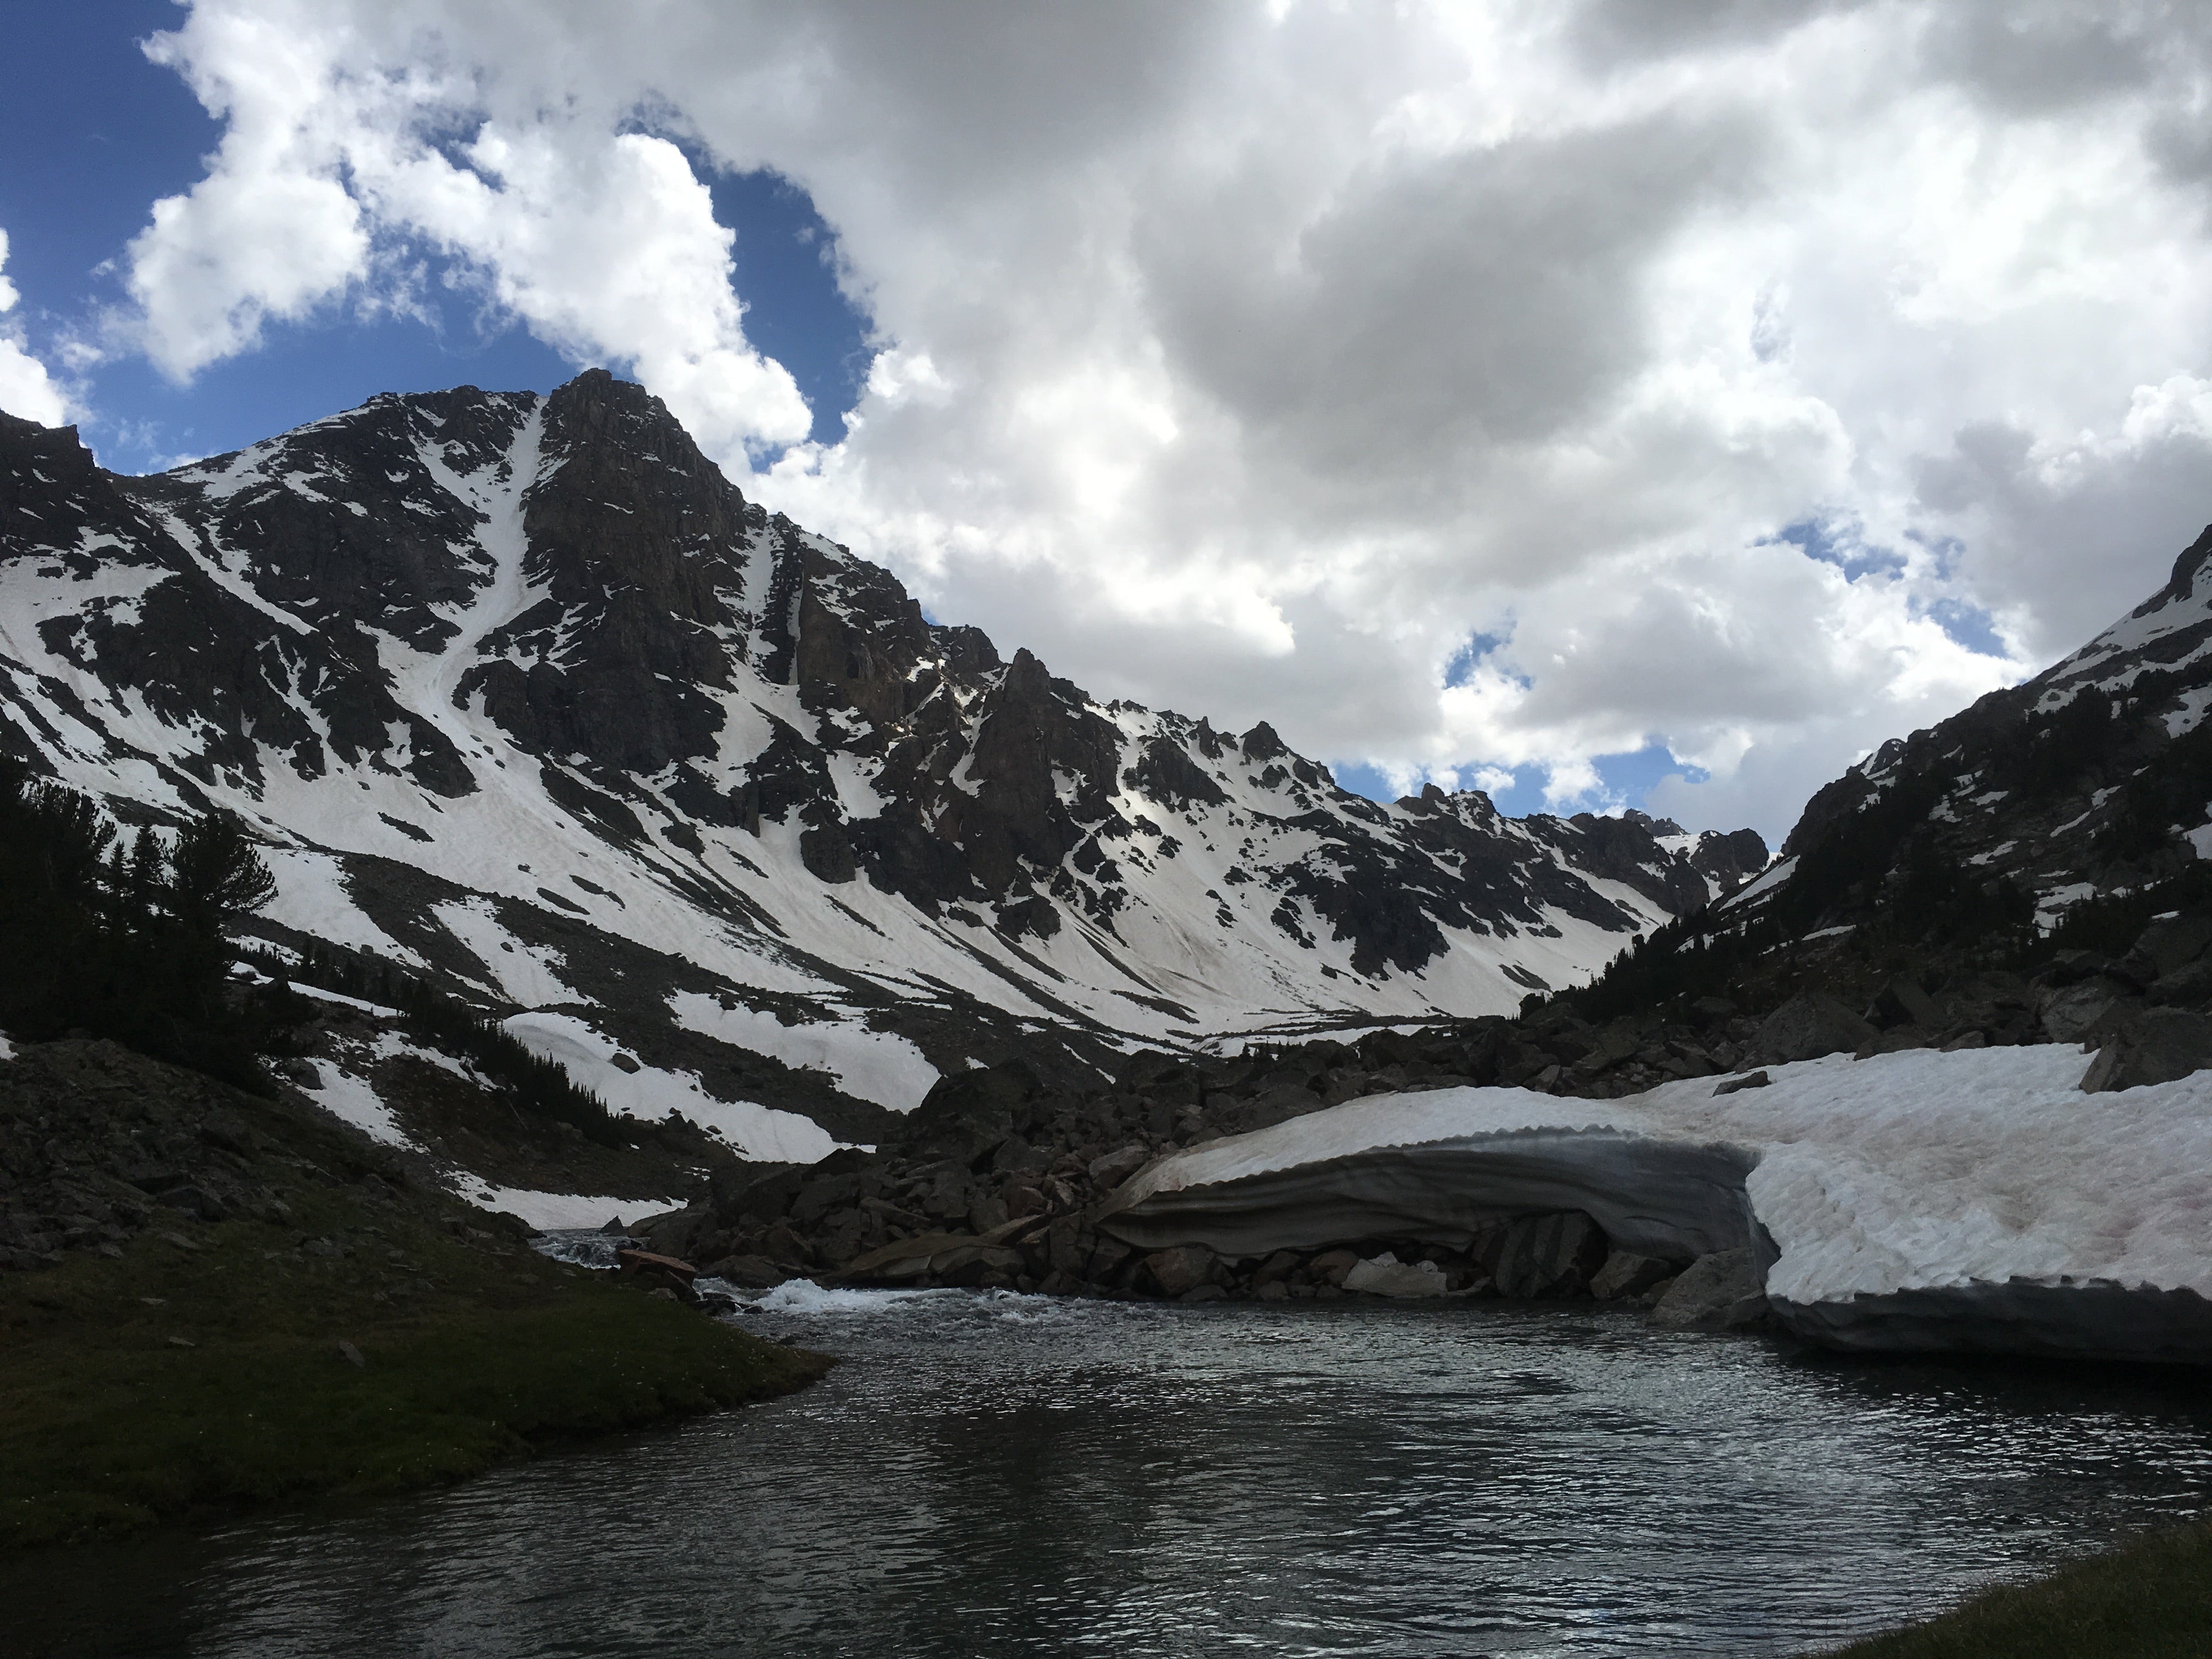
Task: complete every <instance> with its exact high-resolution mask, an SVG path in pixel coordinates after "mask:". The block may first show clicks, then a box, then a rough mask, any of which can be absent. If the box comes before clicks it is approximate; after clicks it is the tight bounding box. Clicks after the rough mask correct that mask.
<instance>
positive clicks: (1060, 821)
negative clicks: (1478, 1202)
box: [0, 371, 1766, 1157]
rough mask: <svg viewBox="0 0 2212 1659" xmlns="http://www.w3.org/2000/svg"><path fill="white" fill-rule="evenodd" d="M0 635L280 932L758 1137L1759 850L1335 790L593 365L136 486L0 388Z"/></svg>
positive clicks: (1655, 892) (1069, 1058) (1543, 986)
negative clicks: (243, 874)
mask: <svg viewBox="0 0 2212 1659" xmlns="http://www.w3.org/2000/svg"><path fill="white" fill-rule="evenodd" d="M0 662H4V665H5V666H6V668H7V670H8V671H7V673H6V674H5V675H0V712H4V714H5V715H6V720H5V721H4V722H0V744H4V746H5V747H6V748H8V749H9V750H12V751H13V752H14V753H15V754H16V755H18V756H19V757H21V758H22V759H23V760H24V761H25V762H26V763H27V764H28V765H29V766H30V767H31V769H33V772H35V773H37V774H38V775H42V776H46V777H50V778H53V779H57V780H58V781H62V782H64V783H66V784H68V785H70V786H71V787H75V788H77V789H79V790H81V791H82V792H83V793H87V794H88V795H90V796H92V797H94V798H95V799H99V800H101V801H103V802H105V803H107V804H108V805H111V806H112V809H113V810H114V811H116V812H117V813H118V816H122V817H130V818H132V819H134V820H137V819H144V818H152V819H154V820H155V821H157V822H166V823H178V822H182V821H185V819H187V818H194V817H202V816H205V815H207V814H209V813H210V812H217V811H221V812H228V813H230V814H233V815H234V817H235V820H236V822H237V823H239V824H240V825H241V826H243V828H244V829H245V830H246V833H247V834H248V835H249V836H252V838H253V839H254V840H255V841H256V842H257V843H258V849H259V853H260V856H261V857H262V858H263V860H264V861H265V862H266V864H267V866H268V867H269V869H270V873H271V875H272V877H273V878H274V879H275V883H276V893H275V896H273V897H272V898H271V900H270V902H269V903H268V904H267V905H266V906H265V907H264V908H263V909H262V910H260V911H259V912H258V913H257V914H256V916H255V918H254V919H253V920H252V921H248V922H247V923H246V924H245V925H246V927H248V928H249V929H250V930H251V931H252V933H255V934H256V935H257V936H258V937H259V938H260V939H262V940H263V941H264V942H265V943H266V944H267V945H270V946H271V947H272V948H274V947H282V948H283V949H284V950H286V951H291V952H293V953H295V955H297V954H300V953H303V952H307V951H309V950H310V949H311V948H312V947H313V946H316V945H328V946H337V947H343V948H345V949H347V950H351V951H362V952H366V953H368V955H371V956H374V957H377V958H379V959H380V960H382V961H385V962H387V963H392V965H393V966H394V967H395V968H397V969H401V970H404V972H405V973H406V974H407V975H410V976H411V979H412V981H414V982H416V983H419V984H422V985H424V986H428V987H433V988H435V990H437V991H438V992H439V993H440V994H442V995H445V996H447V997H448V998H450V999H453V1000H454V1001H455V1002H457V1003H459V1004H461V1005H464V1006H467V1007H470V1008H473V1009H477V1010H480V1011H483V1012H486V1013H489V1014H490V1015H492V1016H494V1017H495V1018H497V1019H498V1020H499V1021H500V1023H501V1025H502V1026H503V1028H504V1029H505V1030H506V1031H507V1033H508V1035H509V1036H512V1037H513V1039H514V1040H515V1041H518V1042H522V1043H523V1044H525V1045H526V1047H528V1048H530V1049H531V1051H532V1053H535V1054H538V1055H540V1056H541V1057H544V1058H550V1059H554V1060H558V1062H559V1063H560V1064H561V1065H562V1066H564V1067H565V1068H566V1069H567V1071H568V1073H569V1074H570V1075H571V1076H572V1077H573V1078H574V1079H575V1080H576V1082H577V1083H578V1084H579V1085H581V1086H582V1087H584V1088H586V1089H588V1090H590V1091H593V1092H595V1093H596V1094H597V1095H599V1097H601V1098H603V1099H605V1100H606V1101H608V1102H609V1103H611V1104H612V1105H614V1106H615V1107H617V1109H629V1110H632V1111H635V1112H636V1113H638V1114H639V1115H644V1116H652V1117H659V1116H662V1115H665V1114H667V1113H669V1112H671V1111H674V1110H677V1109H681V1110H683V1111H684V1112H685V1113H687V1114H691V1115H699V1114H702V1113H704V1114H706V1115H708V1116H709V1117H712V1118H713V1119H714V1121H716V1122H717V1123H718V1124H719V1125H720V1127H722V1128H723V1130H724V1132H725V1133H726V1134H728V1135H729V1136H730V1137H731V1138H732V1145H735V1146H743V1147H745V1148H747V1149H749V1150H751V1151H754V1152H757V1153H758V1154H759V1155H762V1156H775V1157H786V1156H795V1155H797V1154H798V1153H799V1152H801V1151H803V1150H804V1149H805V1147H806V1146H810V1145H811V1146H813V1147H814V1150H815V1151H817V1152H819V1151H821V1150H826V1147H827V1146H828V1144H829V1140H830V1139H842V1140H856V1141H873V1140H878V1139H883V1138H884V1136H885V1135H886V1134H887V1133H889V1132H890V1128H891V1127H893V1126H894V1124H895V1123H896V1119H897V1117H898V1115H900V1114H902V1113H904V1112H905V1111H908V1110H909V1109H912V1108H913V1107H914V1106H915V1104H916V1103H918V1102H919V1101H920V1100H921V1098H922V1097H923V1096H924V1095H925V1094H927V1091H928V1090H929V1088H930V1086H931V1085H933V1083H934V1082H936V1081H937V1080H938V1079H939V1077H941V1076H947V1075H957V1074H959V1073H963V1072H964V1071H965V1070H966V1069H968V1068H969V1066H972V1065H975V1064H978V1063H981V1064H996V1063H998V1062H999V1061H1000V1060H1006V1059H1007V1058H1010V1057H1012V1056H1014V1055H1017V1054H1018V1055H1022V1056H1024V1058H1026V1059H1027V1060H1029V1062H1030V1064H1032V1065H1034V1066H1037V1067H1038V1068H1039V1071H1040V1073H1041V1075H1042V1076H1044V1077H1045V1078H1046V1079H1048V1081H1052V1082H1054V1084H1055V1085H1059V1084H1066V1085H1071V1086H1073V1085H1079V1084H1085V1083H1088V1084H1090V1085H1096V1084H1097V1082H1099V1081H1101V1080H1102V1079H1103V1078H1104V1077H1105V1076H1107V1075H1109V1074H1110V1073H1112V1072H1113V1071H1114V1069H1115V1066H1117V1065H1118V1063H1119V1060H1120V1058H1121V1055H1123V1054H1125V1053H1126V1052H1127V1050H1128V1048H1130V1047H1131V1045H1132V1044H1137V1043H1141V1044H1157V1045H1161V1046H1164V1047H1166V1048H1184V1049H1189V1048H1197V1047H1200V1046H1202V1045H1205V1044H1208V1043H1213V1042H1219V1041H1222V1040H1231V1041H1233V1040H1235V1039H1237V1038H1239V1037H1250V1036H1265V1037H1280V1036H1297V1035H1303V1034H1307V1033H1320V1032H1328V1031H1334V1030H1345V1029H1346V1028H1353V1029H1357V1028H1362V1027H1366V1026H1370V1025H1373V1024H1380V1023H1401V1022H1404V1021H1408V1020H1415V1021H1420V1020H1430V1019H1435V1018H1462V1017H1468V1016H1476V1015H1481V1014H1486V1013H1504V1012H1510V1011H1511V1010H1512V1009H1514V1008H1515V1007H1516V1006H1518V1005H1519V1003H1520V1001H1521V1000H1522V997H1523V996H1525V995H1527V994H1529V993H1530V992H1532V991H1534V992H1543V991H1548V990H1553V989H1556V988H1558V987H1563V986H1568V985H1573V984H1577V983H1580V982H1581V981H1583V980H1585V979H1586V978H1587V977H1588V976H1589V975H1590V974H1591V973H1592V972H1594V971H1595V970H1596V969H1598V968H1600V967H1601V965H1602V964H1603V963H1605V962H1607V960H1608V959H1609V958H1610V957H1613V955H1614V954H1615V953H1616V952H1617V951H1619V950H1620V947H1621V946H1622V945H1624V944H1626V942H1627V941H1628V940H1629V939H1631V938H1632V936H1633V935H1634V934H1636V933H1647V934H1648V933H1650V932H1651V931H1652V930H1653V929H1655V928H1656V927H1660V926H1661V925H1662V924H1663V923H1665V922H1666V921H1668V920H1670V919H1671V918H1674V917H1675V916H1679V915H1683V914H1685V913H1686V912H1688V911H1691V910H1694V909H1695V908H1698V907H1699V905H1701V904H1705V903H1707V902H1711V900H1713V899H1714V898H1716V897H1717V896H1719V895H1721V894H1723V893H1725V892H1728V891H1730V890H1733V889H1734V888H1735V887H1736V886H1737V885H1739V884H1741V882H1742V881H1743V880H1744V879H1745V878H1747V877H1748V876H1749V875H1751V874H1752V873H1753V872H1756V871H1757V870H1759V868H1761V867H1762V866H1764V864H1765V860H1766V849H1765V847H1764V845H1763V844H1761V843H1760V842H1759V838H1758V837H1757V836H1753V835H1752V834H1750V832H1748V831H1744V832H1739V833H1738V834H1735V835H1733V836H1723V835H1713V834H1708V835H1704V836H1697V835H1689V834H1685V833H1683V832H1681V831H1680V830H1679V829H1677V827H1676V826H1674V825H1673V824H1671V823H1664V822H1662V821H1658V820H1654V819H1651V818H1648V817H1643V816H1642V815H1640V814H1630V815H1628V816H1626V817H1593V816H1590V815H1588V814H1584V815H1580V816H1577V817H1551V816H1545V815H1538V816H1535V817H1528V818H1522V819H1515V818H1509V817H1504V815H1502V814H1501V813H1499V812H1498V811H1497V810H1496V808H1495V806H1494V805H1493V804H1492V802H1491V801H1490V800H1489V799H1488V798H1487V797H1486V796H1485V795H1483V794H1482V793H1480V792H1477V791H1468V792H1463V793H1445V792H1443V791H1442V790H1440V789H1436V788H1433V787H1431V788H1429V789H1426V790H1425V791H1424V792H1423V793H1421V794H1419V796H1408V797H1407V798H1405V799H1401V800H1398V801H1395V802H1377V801H1372V800H1368V799H1363V798H1361V797H1359V796H1358V795H1355V794H1352V793H1349V792H1347V791H1346V790H1344V789H1342V788H1340V787H1338V786H1337V784H1336V782H1335V780H1334V778H1333V777H1332V776H1331V775H1330V774H1329V772H1328V769H1327V768H1326V767H1324V766H1322V765H1320V764H1318V763H1316V762H1314V761H1312V760H1310V759H1309V758H1307V757H1303V756H1300V755H1298V754H1297V753H1295V752H1293V751H1292V750H1291V749H1290V747H1289V746H1288V745H1287V744H1285V742H1284V741H1283V740H1282V738H1280V737H1279V734H1278V733H1277V732H1275V731H1274V730H1273V728H1272V727H1271V726H1268V725H1267V724H1266V723H1265V722H1264V721H1263V722H1258V723H1255V724H1254V725H1252V726H1249V728H1248V729H1246V730H1244V731H1243V732H1224V731H1218V730H1216V729H1215V728H1214V727H1213V726H1212V724H1211V723H1210V722H1209V721H1207V720H1203V719H1190V718H1187V717H1185V716H1183V715H1181V714H1174V713H1171V712H1168V711H1161V710H1153V709H1148V708H1141V707H1139V706H1137V705H1135V704H1133V703H1129V702H1109V701H1102V700H1100V699H1097V698H1094V697H1092V696H1089V695H1088V694H1086V693H1085V691H1084V690H1081V689H1080V688H1079V687H1078V686H1076V685H1074V684H1072V683H1071V682H1069V681H1068V680H1066V679H1065V678H1060V677H1058V676H1055V675H1054V674H1053V673H1052V672H1051V671H1049V670H1048V667H1047V666H1046V665H1044V664H1043V663H1042V662H1040V661H1039V660H1038V659H1036V657H1034V656H1032V655H1031V654H1030V653H1028V652H1026V651H1015V652H1014V653H1012V656H1011V658H1010V659H1009V658H1008V657H1006V656H1002V655H1001V654H1000V650H999V649H998V647H996V646H994V644H993V642H992V641H990V640H989V639H987V637H985V636H984V635H982V634H981V632H979V631H978V630H976V629H973V628H968V627H960V626H949V625H939V624H937V623H932V622H930V621H929V620H928V619H927V617H924V615H923V614H922V612H921V608H920V607H919V606H918V605H916V604H915V601H914V600H913V599H911V598H910V597H909V596H908V594H907V592H905V590H904V589H903V588H902V587H901V586H900V585H899V583H898V582H897V580H896V579H895V578H893V577H892V576H891V575H890V573H889V572H887V571H885V570H884V569H882V568H878V567H877V566H875V565H872V564H870V563H868V562H866V561H864V560H860V559H858V558H855V557H854V556H852V555H851V554H849V553H848V551H847V550H844V549H843V548H842V547H840V546H838V545H836V544H834V543H832V542H830V541H829V540H827V539H825V538H823V537H820V536H817V535H814V534H811V533H809V532H806V531H805V530H804V529H802V528H801V527H800V526H797V525H795V524H793V523H792V522H791V521H790V520H787V519H785V518H783V517H781V516H779V515H775V514H772V513H769V512H767V511H765V510H764V509H763V507H760V506H759V505H758V504H757V503H756V502H753V501H748V500H747V499H746V498H745V496H744V494H743V493H742V492H741V491H740V490H739V489H738V488H737V487H736V486H735V485H733V484H732V483H731V482H730V480H729V479H728V478H726V477H724V475H723V474H722V473H721V471H720V470H719V469H718V468H716V467H715V466H714V465H713V464H712V463H710V462H709V461H708V459H706V458H705V457H704V456H702V454H701V453H700V452H699V450H698V449H697V447H696V445H694V444H693V442H692V441H691V439H690V436H689V435H687V434H686V433H685V432H684V429H683V428H682V427H681V426H680V425H679V424H678V422H676V421H675V420H673V419H672V418H671V416H669V414H668V412H667V410H665V408H663V407H662V406H661V404H659V402H658V401H657V400H655V399H654V398H651V397H649V396H648V395H647V394H646V393H645V392H643V391H642V390H641V389H640V388H639V387H637V386H632V385H629V384H626V383H624V382H622V381H618V380H615V379H613V378H612V377H611V376H610V375H607V374H605V373H602V372H596V371H595V372H593V373H591V374H585V375H583V376H581V377H580V378H579V379H577V380H574V381H572V382H570V383H569V384H568V385H567V386H562V387H561V388H559V389H558V390H557V391H556V392H553V393H552V394H551V395H550V396H546V397H541V396H538V395H537V394H535V393H527V392H525V393H495V392H480V391H477V390H476V389H474V388H472V387H463V388H460V389H458V390H455V391H453V392H439V393H430V394H423V395H419V396H408V397H383V398H374V399H372V400H371V401H370V402H369V403H368V404H364V405H362V407H361V408H359V409H356V410H349V411H347V412H345V413H343V414H341V415H337V416H332V417H331V418H330V419H328V420H325V421H319V422H314V423H313V424H311V425H309V426H306V427H302V428H299V429H298V430H296V431H295V432H291V433H288V434H286V435H283V436H281V437H277V438H274V439H271V440H270V441H267V442H265V443H261V444H257V445H254V446H253V447H250V448H247V449H245V450H241V451H240V452H238V453H234V454H229V455H223V456H218V457H216V458H214V459H210V460H207V461H203V462H199V463H197V464H195V465H191V466H187V467H183V468H179V469H178V470H176V471H171V472H167V473H163V474H161V475H158V476H155V477H120V476H118V475H115V474H111V473H107V472H105V471H101V470H100V468H99V467H98V466H97V465H95V464H94V460H93V459H92V457H91V456H90V455H89V454H88V453H87V452H86V451H85V450H84V448H83V447H82V445H80V444H79V443H78V442H77V441H76V435H75V434H74V433H73V432H71V431H69V430H66V429H51V430H50V429H46V428H39V427H35V426H33V425H30V424H29V423H27V422H21V421H17V420H14V419H11V418H7V417H0ZM763 1108H767V1109H774V1110H775V1111H777V1112H781V1113H786V1114H790V1115H793V1119H792V1121H785V1120H783V1119H777V1120H775V1121H774V1122H770V1121H768V1120H766V1119H763V1118H762V1117H760V1116H759V1115H758V1113H759V1111H760V1110H761V1109H763ZM800 1124H811V1126H813V1128H812V1129H811V1130H809V1131H807V1132H806V1133H801V1130H800V1128H799V1127H795V1126H796V1125H800ZM810 1134H811V1135H812V1137H813V1139H811V1141H810V1140H809V1138H808V1137H809V1135H810Z"/></svg>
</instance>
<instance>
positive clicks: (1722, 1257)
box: [1651, 1249, 1766, 1331]
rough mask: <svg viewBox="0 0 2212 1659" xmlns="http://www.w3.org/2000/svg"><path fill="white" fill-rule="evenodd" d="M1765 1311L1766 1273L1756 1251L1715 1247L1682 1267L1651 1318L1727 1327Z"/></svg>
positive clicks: (1700, 1327) (1678, 1326)
mask: <svg viewBox="0 0 2212 1659" xmlns="http://www.w3.org/2000/svg"><path fill="white" fill-rule="evenodd" d="M1765 1316H1766V1275H1765V1273H1763V1272H1761V1271H1760V1268H1759V1263H1758V1262H1757V1261H1755V1260H1754V1259H1753V1255H1752V1253H1751V1252H1750V1251H1749V1250H1747V1249H1743V1250H1716V1251H1715V1252H1713V1254H1711V1255H1701V1256H1699V1258H1698V1259H1697V1260H1696V1261H1692V1263H1691V1264H1690V1265H1689V1266H1688V1267H1685V1268H1684V1269H1683V1270H1682V1274H1681V1277H1680V1278H1679V1279H1676V1280H1675V1281H1674V1285H1672V1286H1671V1287H1670V1288H1669V1289H1668V1291H1667V1294H1666V1295H1664V1296H1662V1297H1660V1298H1659V1305H1658V1306H1657V1307H1656V1308H1654V1309H1653V1310H1651V1322H1652V1323H1654V1324H1655V1325H1662V1326H1665V1327H1666V1328H1668V1329H1669V1330H1676V1331H1725V1330H1733V1329H1735V1328H1736V1327H1738V1326H1741V1325H1753V1324H1756V1323H1758V1322H1759V1321H1760V1320H1762V1319H1764V1318H1765Z"/></svg>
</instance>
